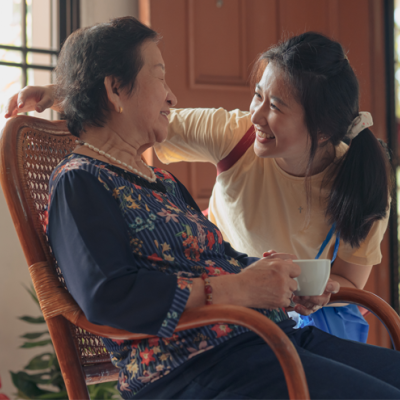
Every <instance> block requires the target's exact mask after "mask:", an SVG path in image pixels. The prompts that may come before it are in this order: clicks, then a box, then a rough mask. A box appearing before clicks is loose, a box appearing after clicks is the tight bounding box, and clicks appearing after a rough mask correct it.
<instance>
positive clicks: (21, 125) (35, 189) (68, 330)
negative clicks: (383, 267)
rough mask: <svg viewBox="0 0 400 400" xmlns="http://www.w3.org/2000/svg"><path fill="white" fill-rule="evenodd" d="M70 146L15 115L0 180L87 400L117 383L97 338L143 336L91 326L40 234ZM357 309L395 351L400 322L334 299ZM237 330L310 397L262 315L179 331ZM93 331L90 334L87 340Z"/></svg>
mask: <svg viewBox="0 0 400 400" xmlns="http://www.w3.org/2000/svg"><path fill="white" fill-rule="evenodd" d="M74 146H75V138H74V137H73V136H72V135H71V134H70V133H69V131H68V130H67V128H66V124H65V122H63V121H47V120H43V119H38V118H33V117H27V116H17V117H15V118H12V119H10V120H9V121H8V122H7V124H6V126H5V128H4V129H3V132H2V136H1V142H0V180H1V185H2V188H3V191H4V195H5V198H6V200H7V204H8V206H9V209H10V213H11V215H12V218H13V221H14V225H15V229H16V231H17V233H18V237H19V240H20V242H21V246H22V248H23V251H24V254H25V257H26V260H27V263H28V266H29V271H30V274H31V277H32V280H33V284H34V287H35V290H36V293H37V296H38V299H39V302H40V306H41V309H42V312H43V315H44V318H45V320H46V322H47V325H48V328H49V332H50V335H51V338H52V341H53V344H54V348H55V351H56V354H57V357H58V360H59V363H60V368H61V371H62V374H63V377H64V381H65V384H66V388H67V392H68V396H69V398H70V399H89V395H88V391H87V386H86V385H87V384H93V383H99V382H106V381H112V380H117V379H118V370H117V369H116V368H115V367H114V366H113V365H112V364H111V362H110V358H109V354H108V352H107V350H106V349H105V347H104V346H103V344H102V341H101V339H100V338H99V336H103V337H108V338H112V339H142V338H147V337H149V336H148V335H141V334H133V333H130V332H127V331H123V330H119V329H115V328H111V327H107V326H98V325H94V324H92V323H90V322H89V321H88V320H87V319H86V317H85V316H84V314H83V312H82V311H81V310H80V308H79V306H78V305H77V304H76V303H75V301H74V300H73V298H72V297H71V295H70V294H69V292H68V291H67V290H66V288H65V284H64V281H63V277H62V275H61V272H60V271H59V269H58V267H57V263H56V260H55V259H54V257H53V256H52V254H51V251H50V248H49V246H48V243H47V237H46V235H45V232H44V230H43V225H44V222H45V219H46V218H47V213H46V211H45V205H46V204H47V200H48V182H49V178H50V174H51V172H52V170H53V169H54V168H55V166H56V165H57V164H58V163H59V162H60V161H61V159H62V158H64V157H65V156H66V155H67V154H68V153H70V152H71V150H72V149H73V148H74ZM332 300H335V301H338V300H342V301H347V302H352V303H355V304H362V305H363V306H364V307H366V308H367V309H369V310H370V311H371V312H373V313H375V314H376V315H378V317H379V318H380V319H381V321H382V322H383V323H384V324H385V325H386V327H387V328H388V330H389V331H390V334H391V338H392V342H393V345H394V347H395V348H396V349H400V318H399V317H398V316H397V314H396V313H395V311H394V310H393V309H392V308H391V307H390V306H389V305H388V304H387V303H386V302H384V301H383V300H382V299H380V298H379V297H377V296H375V295H373V294H371V293H368V292H365V291H361V290H356V289H342V290H341V291H340V293H339V294H337V295H335V296H333V299H332ZM217 322H224V323H231V324H238V325H242V326H245V327H247V328H249V329H250V330H252V331H254V332H255V333H257V334H258V335H260V336H261V337H262V338H263V339H264V340H265V341H266V342H267V343H268V345H269V346H271V348H272V349H273V351H274V352H275V354H276V356H277V358H278V360H279V362H280V364H281V366H282V369H283V372H284V375H285V379H286V382H287V386H288V391H289V396H290V398H291V399H303V398H304V399H305V398H309V393H308V387H307V382H306V379H305V374H304V370H303V367H302V365H301V362H300V359H299V357H298V355H297V352H296V350H295V348H294V346H293V345H292V343H291V342H290V340H289V339H288V338H287V336H286V335H285V334H284V333H283V332H282V331H281V329H280V328H279V327H278V326H277V325H276V324H274V323H273V322H272V321H270V320H269V319H268V318H266V317H265V316H263V315H261V314H259V313H257V312H256V311H254V310H251V309H247V308H244V307H233V306H230V305H224V306H222V305H221V306H217V305H214V306H208V307H201V308H198V309H193V310H189V311H185V312H184V313H183V315H182V317H181V319H180V322H179V325H178V327H177V331H180V330H185V329H191V328H195V327H200V326H205V325H210V324H214V323H217ZM89 332H90V333H89Z"/></svg>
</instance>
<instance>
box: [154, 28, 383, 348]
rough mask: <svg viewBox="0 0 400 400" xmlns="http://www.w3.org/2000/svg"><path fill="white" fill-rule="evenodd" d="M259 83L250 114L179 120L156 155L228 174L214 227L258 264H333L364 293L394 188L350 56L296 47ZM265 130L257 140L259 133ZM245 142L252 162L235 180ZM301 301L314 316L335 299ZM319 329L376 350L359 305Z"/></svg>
mask: <svg viewBox="0 0 400 400" xmlns="http://www.w3.org/2000/svg"><path fill="white" fill-rule="evenodd" d="M253 78H254V87H255V93H254V97H253V100H252V103H251V105H250V113H243V112H240V111H238V110H236V111H233V112H227V111H225V110H223V109H218V110H215V109H214V110H206V109H203V110H200V109H197V110H176V111H175V112H173V113H172V115H171V118H170V129H169V137H168V140H167V141H166V142H164V143H162V144H157V145H156V146H155V148H156V152H157V155H158V157H159V158H160V159H161V161H163V162H164V163H169V162H175V161H182V160H184V161H209V162H212V163H214V164H215V165H217V166H218V168H220V166H221V164H222V169H223V172H221V173H220V174H219V175H218V177H217V181H216V184H215V187H214V190H213V194H212V197H211V200H210V206H209V218H210V219H211V221H212V222H214V223H215V224H216V225H217V226H218V227H219V228H220V229H221V231H222V233H223V235H224V238H225V239H226V240H228V241H229V242H230V243H231V244H232V245H233V247H235V248H241V249H244V250H245V251H246V252H247V253H248V254H249V255H252V256H258V257H260V256H262V255H263V253H264V251H265V249H266V248H267V249H274V250H276V251H279V252H286V253H292V254H295V255H296V256H297V257H298V258H304V259H308V258H315V257H316V256H317V255H318V256H319V257H320V258H329V259H331V260H332V261H334V262H333V264H332V273H331V278H332V279H333V280H335V281H337V282H339V283H340V284H341V285H342V286H350V287H357V288H363V287H364V285H365V283H366V281H367V279H368V276H369V274H370V271H371V269H372V266H373V265H375V264H379V263H380V261H381V253H380V242H381V240H382V238H383V234H384V232H385V230H386V227H387V221H388V216H389V212H388V207H389V178H388V173H387V160H386V155H385V154H384V150H383V148H382V146H381V145H380V143H379V142H378V141H377V139H376V138H375V137H374V135H373V134H372V132H371V131H370V130H369V129H368V127H369V126H371V125H372V117H371V116H370V115H369V114H368V113H360V112H359V87H358V81H357V78H356V76H355V74H354V71H353V70H352V68H351V66H350V63H349V61H348V59H347V57H346V55H345V53H344V51H343V48H342V46H341V45H340V44H339V43H337V42H334V41H332V40H330V39H328V38H326V37H324V36H322V35H320V34H316V33H313V32H308V33H305V34H302V35H299V36H296V37H293V38H291V39H289V40H287V41H285V42H283V43H281V44H279V45H277V46H275V47H274V48H272V49H270V50H268V51H267V52H265V53H264V54H262V55H261V57H260V58H259V60H258V62H257V63H256V66H255V69H254V73H253ZM253 126H254V128H255V134H254V133H252V132H251V131H250V132H248V130H249V129H251V128H252V127H253ZM246 132H248V133H247V134H246ZM344 141H347V142H348V143H350V146H348V145H346V144H345V143H344ZM246 142H247V145H246ZM253 142H254V146H253V145H252V144H253ZM238 143H239V146H241V148H242V151H244V154H243V156H242V157H240V158H239V159H238V160H236V162H235V163H234V164H233V166H231V167H230V168H229V169H226V167H224V162H225V164H226V160H227V158H228V159H229V157H230V156H229V157H227V156H228V154H232V153H231V152H232V150H233V149H235V151H236V150H237V148H238V147H237V146H238ZM250 144H251V145H250ZM246 146H247V147H246ZM246 149H247V151H246ZM228 164H232V162H229V161H228ZM335 257H336V258H335ZM294 301H295V302H297V303H299V305H297V306H296V307H295V310H296V311H298V312H300V313H302V314H306V313H307V309H305V308H304V307H302V306H307V308H308V309H310V307H311V309H314V310H315V309H316V308H319V307H321V306H323V305H324V304H326V302H325V300H324V297H323V296H321V297H320V298H314V299H306V298H303V299H299V298H295V299H294ZM313 319H314V322H315V323H316V326H317V327H319V328H321V329H323V330H325V331H328V332H331V333H334V334H336V335H338V336H340V337H342V338H349V339H353V340H359V341H364V342H365V341H366V339H367V333H368V325H367V323H366V321H365V320H364V318H363V317H362V316H361V314H360V312H359V310H358V308H357V307H356V306H354V305H350V306H346V307H329V308H324V309H323V310H320V311H319V312H317V313H315V314H313ZM303 323H304V322H303ZM308 323H309V321H308Z"/></svg>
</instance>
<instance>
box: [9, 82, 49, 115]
mask: <svg viewBox="0 0 400 400" xmlns="http://www.w3.org/2000/svg"><path fill="white" fill-rule="evenodd" d="M54 99H55V85H47V86H25V87H24V88H23V89H21V90H20V91H19V92H18V93H16V94H15V95H14V96H12V97H11V98H10V99H9V100H8V103H7V105H6V108H5V115H4V116H5V117H6V118H9V117H12V116H14V115H17V114H18V113H23V112H28V111H37V112H39V113H40V112H43V111H44V110H45V109H46V108H50V107H52V106H53V105H54Z"/></svg>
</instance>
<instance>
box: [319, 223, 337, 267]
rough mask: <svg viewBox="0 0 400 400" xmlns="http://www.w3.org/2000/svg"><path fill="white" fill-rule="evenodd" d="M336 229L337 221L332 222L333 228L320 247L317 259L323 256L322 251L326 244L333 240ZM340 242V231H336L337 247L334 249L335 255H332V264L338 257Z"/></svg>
mask: <svg viewBox="0 0 400 400" xmlns="http://www.w3.org/2000/svg"><path fill="white" fill-rule="evenodd" d="M335 229H336V223H333V224H332V228H331V229H330V231H329V232H328V234H327V235H326V238H325V240H324V241H323V243H322V244H321V248H320V249H319V252H318V254H317V256H316V257H315V259H318V258H319V257H320V256H321V254H322V252H323V251H324V250H325V247H326V245H327V244H328V243H329V241H330V240H331V238H332V236H333V234H334V233H335ZM339 243H340V232H337V233H336V240H335V248H334V249H333V255H332V261H331V264H333V262H334V261H335V259H336V256H337V252H338V250H339Z"/></svg>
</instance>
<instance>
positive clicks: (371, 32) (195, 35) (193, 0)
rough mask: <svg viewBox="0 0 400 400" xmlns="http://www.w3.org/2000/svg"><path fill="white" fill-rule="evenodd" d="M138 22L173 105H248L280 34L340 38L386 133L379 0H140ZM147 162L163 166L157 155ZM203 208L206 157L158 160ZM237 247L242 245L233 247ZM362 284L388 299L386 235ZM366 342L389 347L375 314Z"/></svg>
mask: <svg viewBox="0 0 400 400" xmlns="http://www.w3.org/2000/svg"><path fill="white" fill-rule="evenodd" d="M139 15H140V18H141V20H142V21H143V22H145V23H147V24H148V25H150V26H151V27H152V28H153V29H155V30H156V31H158V32H159V33H160V34H161V35H162V36H163V39H162V41H161V43H160V48H161V51H162V53H163V57H164V60H165V63H166V69H167V81H168V83H169V85H170V87H171V88H172V90H173V91H174V93H175V94H176V96H177V98H178V107H224V108H226V109H228V110H231V109H235V108H239V109H242V110H247V109H248V107H249V104H250V101H251V97H252V89H251V88H250V87H249V84H248V76H249V73H250V71H251V66H252V63H253V61H254V60H255V58H256V57H257V55H258V54H259V53H261V52H263V51H265V50H267V49H268V48H269V47H270V46H271V45H273V44H275V43H277V42H278V41H279V40H280V39H282V38H285V37H289V36H291V35H294V34H300V33H302V32H305V31H310V30H313V31H317V32H320V33H324V34H326V35H328V36H330V37H332V38H333V39H336V40H338V41H340V42H341V43H342V45H343V46H344V47H345V48H346V49H347V50H348V53H347V55H348V58H349V60H350V62H351V64H352V66H353V68H354V69H355V71H356V74H357V76H358V79H359V81H360V87H361V110H362V111H370V112H371V113H372V115H373V118H374V127H373V131H374V132H375V134H376V135H377V136H378V137H379V138H382V139H384V140H386V139H387V137H386V122H385V121H386V92H385V76H384V72H385V65H384V31H383V21H384V17H383V0H346V1H343V0H296V1H294V0H168V1H166V0H139ZM153 163H154V165H156V166H162V164H161V163H160V161H159V160H158V159H157V157H155V156H153ZM163 167H164V168H166V169H167V170H169V171H171V172H172V173H174V174H176V175H177V176H178V178H179V179H180V180H181V181H182V182H183V183H184V184H185V185H186V186H187V187H188V189H189V190H190V192H191V193H192V195H193V197H194V198H195V200H196V201H197V202H198V204H199V205H200V207H202V208H206V207H207V204H208V199H209V197H210V195H211V191H212V187H213V184H214V181H215V176H216V171H215V167H214V166H213V165H210V164H207V163H191V164H186V163H178V164H170V165H168V166H163ZM239 250H240V249H239ZM382 252H383V260H382V263H381V264H380V265H379V266H376V267H374V269H373V272H372V274H371V277H370V279H369V281H368V283H367V286H366V289H367V290H370V291H372V292H374V293H376V294H378V295H379V296H380V297H382V298H384V299H385V300H386V301H390V285H389V279H390V278H389V276H390V275H389V241H388V238H387V237H385V239H384V242H383V245H382ZM367 320H368V322H369V323H370V326H371V327H370V335H369V343H372V344H377V345H382V346H388V347H389V346H390V342H389V337H388V335H387V334H386V331H385V329H384V328H383V327H382V326H381V325H380V323H379V322H377V321H376V320H375V318H374V317H373V316H368V317H367Z"/></svg>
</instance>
